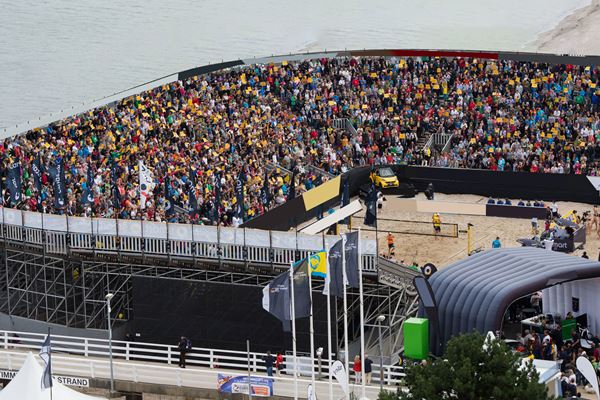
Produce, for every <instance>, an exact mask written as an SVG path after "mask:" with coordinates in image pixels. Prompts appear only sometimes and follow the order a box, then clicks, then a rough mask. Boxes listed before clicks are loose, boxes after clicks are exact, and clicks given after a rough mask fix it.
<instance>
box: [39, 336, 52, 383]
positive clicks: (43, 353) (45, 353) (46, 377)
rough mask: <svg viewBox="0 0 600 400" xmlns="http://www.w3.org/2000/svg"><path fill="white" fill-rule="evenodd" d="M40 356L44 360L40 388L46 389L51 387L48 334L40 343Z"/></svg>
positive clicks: (50, 352) (50, 357)
mask: <svg viewBox="0 0 600 400" xmlns="http://www.w3.org/2000/svg"><path fill="white" fill-rule="evenodd" d="M40 358H41V359H42V360H43V361H44V364H46V366H45V367H44V373H43V374H42V388H43V389H48V388H51V387H52V349H51V346H50V334H48V336H46V340H44V343H42V348H41V349H40Z"/></svg>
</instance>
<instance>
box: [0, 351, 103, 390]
mask: <svg viewBox="0 0 600 400" xmlns="http://www.w3.org/2000/svg"><path fill="white" fill-rule="evenodd" d="M43 373H44V368H42V366H41V365H40V364H39V363H38V362H37V361H36V359H35V357H33V354H31V352H29V354H28V355H27V358H26V359H25V363H24V364H23V366H22V367H21V369H20V370H19V372H18V373H17V374H16V375H15V377H14V378H13V379H12V380H11V381H10V383H9V384H8V385H6V387H5V388H4V389H3V390H2V391H0V400H15V399H23V400H50V389H44V388H42V375H43ZM52 400H102V398H101V397H93V396H88V395H86V394H83V393H79V392H77V391H75V390H73V389H70V388H68V387H66V386H65V385H63V384H61V383H58V382H57V381H56V380H54V381H53V386H52Z"/></svg>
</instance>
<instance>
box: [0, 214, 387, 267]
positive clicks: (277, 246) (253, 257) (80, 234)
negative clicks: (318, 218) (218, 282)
mask: <svg viewBox="0 0 600 400" xmlns="http://www.w3.org/2000/svg"><path fill="white" fill-rule="evenodd" d="M0 227H1V230H2V232H1V234H0V236H1V238H2V239H3V240H6V241H13V242H19V243H25V244H28V245H32V246H36V247H38V248H40V249H43V250H44V251H45V252H46V253H48V254H57V255H69V254H71V253H72V252H93V253H113V254H121V253H126V254H139V255H141V256H144V255H148V256H159V257H160V256H164V257H175V258H184V259H185V258H189V259H200V260H212V261H227V262H233V263H254V264H266V265H278V266H287V265H289V264H290V262H293V261H297V260H299V259H302V258H304V257H307V256H308V255H309V253H311V252H315V251H319V250H322V249H329V248H330V247H331V246H333V244H335V242H336V241H338V240H339V237H338V236H334V235H307V234H302V233H298V232H278V231H265V230H260V229H249V228H228V227H217V226H204V225H189V224H175V223H166V222H151V221H134V220H115V219H108V218H85V217H67V216H64V215H53V214H41V213H34V212H28V211H21V210H15V209H11V208H3V207H0ZM361 250H362V261H363V264H362V265H363V269H364V270H365V271H367V272H375V270H376V263H375V254H376V251H375V241H374V240H369V239H363V240H361Z"/></svg>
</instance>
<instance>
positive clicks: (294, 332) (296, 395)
mask: <svg viewBox="0 0 600 400" xmlns="http://www.w3.org/2000/svg"><path fill="white" fill-rule="evenodd" d="M290 297H291V301H290V305H291V308H292V310H291V311H292V313H291V315H290V317H291V320H292V357H293V359H294V400H298V359H297V358H296V309H295V306H294V302H295V299H294V262H293V261H292V262H290Z"/></svg>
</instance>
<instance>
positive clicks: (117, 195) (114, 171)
mask: <svg viewBox="0 0 600 400" xmlns="http://www.w3.org/2000/svg"><path fill="white" fill-rule="evenodd" d="M118 178H119V166H118V165H117V162H116V161H115V160H114V159H113V160H112V164H111V169H110V181H111V183H112V192H113V208H114V209H115V211H116V212H117V213H118V212H119V211H120V210H121V192H119V187H118V186H117V180H118Z"/></svg>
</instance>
